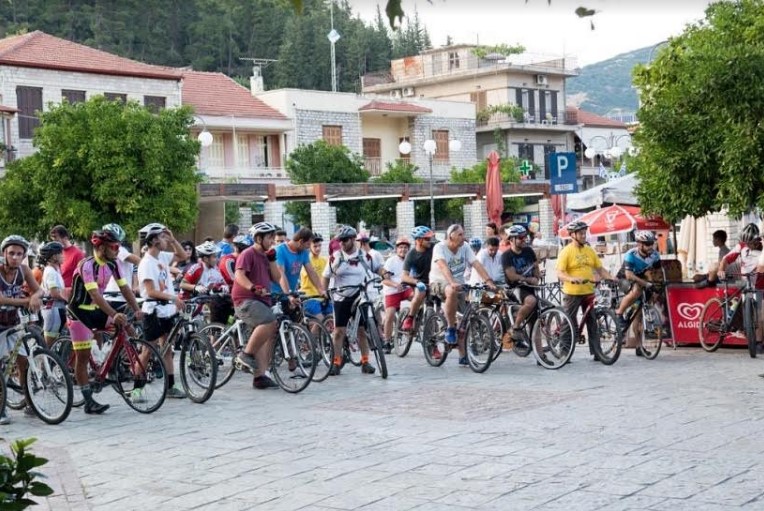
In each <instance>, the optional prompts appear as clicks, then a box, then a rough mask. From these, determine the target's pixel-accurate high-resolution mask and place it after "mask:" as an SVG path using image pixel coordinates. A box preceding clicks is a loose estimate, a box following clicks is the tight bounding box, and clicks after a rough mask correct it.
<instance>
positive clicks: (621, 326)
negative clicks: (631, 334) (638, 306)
mask: <svg viewBox="0 0 764 511" xmlns="http://www.w3.org/2000/svg"><path fill="white" fill-rule="evenodd" d="M615 322H616V324H617V325H618V331H619V332H625V331H626V328H627V327H628V323H626V319H625V318H624V317H623V316H622V315H620V314H616V316H615Z"/></svg>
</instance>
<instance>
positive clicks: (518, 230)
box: [504, 225, 528, 238]
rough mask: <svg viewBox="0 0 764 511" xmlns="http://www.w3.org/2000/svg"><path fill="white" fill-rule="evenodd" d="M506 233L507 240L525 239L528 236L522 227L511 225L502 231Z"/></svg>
mask: <svg viewBox="0 0 764 511" xmlns="http://www.w3.org/2000/svg"><path fill="white" fill-rule="evenodd" d="M504 232H506V233H507V238H525V237H526V236H527V235H528V231H526V230H525V227H523V226H522V225H513V226H512V227H508V228H506V229H505V230H504Z"/></svg>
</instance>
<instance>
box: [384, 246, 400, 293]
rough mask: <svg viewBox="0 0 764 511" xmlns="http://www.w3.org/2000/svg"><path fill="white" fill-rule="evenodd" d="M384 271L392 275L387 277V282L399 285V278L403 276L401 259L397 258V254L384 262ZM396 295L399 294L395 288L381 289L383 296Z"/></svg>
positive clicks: (386, 287)
mask: <svg viewBox="0 0 764 511" xmlns="http://www.w3.org/2000/svg"><path fill="white" fill-rule="evenodd" d="M385 271H386V272H390V273H392V275H388V276H387V278H388V280H392V281H393V282H395V283H397V284H400V282H401V276H402V275H403V259H401V258H400V257H398V254H395V255H393V256H391V257H390V259H388V260H387V261H386V262H385ZM397 293H400V291H398V288H397V287H390V286H387V285H385V286H383V287H382V294H383V295H385V296H387V295H394V294H397Z"/></svg>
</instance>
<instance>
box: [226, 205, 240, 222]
mask: <svg viewBox="0 0 764 511" xmlns="http://www.w3.org/2000/svg"><path fill="white" fill-rule="evenodd" d="M239 206H240V204H239V203H238V202H234V201H226V202H225V206H224V208H225V214H224V216H225V224H226V225H228V224H238V223H239V220H240V218H239V215H240V213H241V212H240V211H239Z"/></svg>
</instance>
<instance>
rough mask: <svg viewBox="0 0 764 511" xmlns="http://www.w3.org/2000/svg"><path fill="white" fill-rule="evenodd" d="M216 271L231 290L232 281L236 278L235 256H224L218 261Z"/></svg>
mask: <svg viewBox="0 0 764 511" xmlns="http://www.w3.org/2000/svg"><path fill="white" fill-rule="evenodd" d="M218 271H220V274H221V275H222V276H223V280H225V283H226V284H228V287H230V288H233V279H234V278H236V256H235V255H234V254H226V255H224V256H223V257H221V258H220V259H219V260H218Z"/></svg>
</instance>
